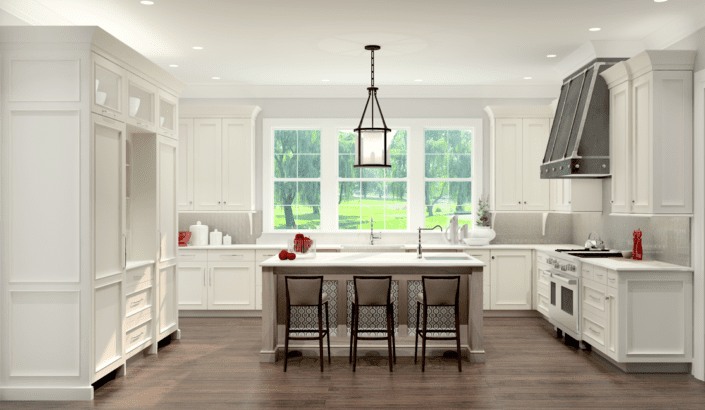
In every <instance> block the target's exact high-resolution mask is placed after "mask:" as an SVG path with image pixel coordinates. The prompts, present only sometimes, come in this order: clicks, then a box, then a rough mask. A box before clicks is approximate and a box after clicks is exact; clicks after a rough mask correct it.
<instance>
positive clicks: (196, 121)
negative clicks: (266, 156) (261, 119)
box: [179, 106, 261, 211]
mask: <svg viewBox="0 0 705 410" xmlns="http://www.w3.org/2000/svg"><path fill="white" fill-rule="evenodd" d="M179 110H180V117H179V127H180V128H181V129H183V130H184V131H188V130H192V134H190V136H188V137H184V138H187V139H190V140H193V142H192V146H193V149H189V151H188V152H183V153H182V155H181V157H180V159H181V163H182V164H183V165H184V166H185V167H186V168H181V169H179V187H182V190H185V194H180V197H179V198H180V199H179V210H181V211H191V210H193V211H253V210H254V207H255V205H254V201H255V195H254V192H255V191H254V189H255V182H254V178H255V170H254V165H255V161H254V149H255V146H254V138H255V136H254V133H255V119H256V117H257V115H258V114H259V112H260V111H261V108H260V107H257V106H182V107H180V108H179ZM189 188H190V189H191V191H192V192H193V194H191V193H190V192H191V191H189Z"/></svg>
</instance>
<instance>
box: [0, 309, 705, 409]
mask: <svg viewBox="0 0 705 410" xmlns="http://www.w3.org/2000/svg"><path fill="white" fill-rule="evenodd" d="M484 324H485V328H484V333H485V339H484V341H485V349H486V351H487V362H486V363H481V364H478V363H468V362H465V363H463V372H462V373H459V372H458V371H457V365H456V362H455V361H454V360H453V359H452V358H446V359H444V358H442V357H434V358H430V360H428V361H427V363H426V372H425V373H421V366H420V364H419V365H414V363H413V358H406V357H399V358H398V359H397V365H396V366H395V367H394V373H389V370H388V367H387V361H386V358H385V357H386V354H382V356H380V357H377V356H374V357H362V358H360V361H359V362H358V369H357V372H356V373H352V371H351V367H350V365H349V364H348V359H347V358H342V357H334V358H333V363H332V365H331V366H329V365H328V364H326V368H325V372H324V373H321V372H320V371H319V367H318V366H319V363H318V358H317V357H303V358H302V357H297V358H292V359H290V360H289V369H288V371H287V372H286V373H284V372H283V371H282V362H277V363H260V362H259V350H260V337H261V336H260V335H261V327H260V326H261V320H260V319H259V318H223V319H221V318H217V319H216V318H182V319H180V326H181V332H182V333H181V334H182V339H181V340H175V341H172V343H171V344H169V345H167V346H165V347H162V348H160V349H159V354H158V356H156V357H155V356H147V357H144V358H142V359H141V360H138V361H137V362H135V363H133V364H132V365H131V366H128V372H127V375H126V377H118V378H116V379H114V380H111V381H109V382H107V383H106V384H105V385H103V386H102V387H100V388H98V389H96V392H95V400H94V401H93V402H2V404H0V408H2V409H3V410H12V409H88V408H105V409H233V408H238V409H240V408H241V409H270V408H307V409H319V408H320V409H324V408H325V409H345V408H356V409H361V408H362V409H372V408H391V409H395V408H396V409H412V408H413V409H416V408H417V409H451V408H464V409H467V408H477V409H539V408H540V409H552V408H555V409H565V408H570V409H582V408H585V409H587V408H592V409H625V408H649V409H666V408H668V409H703V408H705V383H703V382H700V381H698V380H696V379H695V378H693V377H692V376H690V375H688V374H676V375H658V374H625V373H623V372H622V371H620V370H619V369H617V368H616V367H614V366H612V365H611V364H609V363H608V362H606V361H605V360H603V359H602V358H600V357H599V356H597V354H593V353H591V352H585V351H580V350H577V349H575V348H573V347H569V346H566V345H564V344H563V343H562V342H561V341H559V340H557V339H556V338H555V336H554V333H553V327H552V326H551V325H550V324H548V323H547V322H546V321H545V320H543V319H538V318H486V319H485V322H484ZM383 353H384V352H383Z"/></svg>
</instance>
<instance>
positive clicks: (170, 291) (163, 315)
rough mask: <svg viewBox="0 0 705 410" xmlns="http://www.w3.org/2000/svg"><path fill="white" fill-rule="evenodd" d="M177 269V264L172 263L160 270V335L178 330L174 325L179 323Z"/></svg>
mask: <svg viewBox="0 0 705 410" xmlns="http://www.w3.org/2000/svg"><path fill="white" fill-rule="evenodd" d="M176 269H177V267H176V265H172V266H169V267H166V268H164V269H161V270H160V271H159V322H158V323H159V332H158V335H159V336H162V335H164V334H165V333H170V332H172V331H173V330H176V329H174V325H176V324H178V316H179V307H178V299H177V298H178V296H177V292H178V290H177V288H178V279H177V277H176ZM177 327H178V326H177Z"/></svg>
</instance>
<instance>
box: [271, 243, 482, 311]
mask: <svg viewBox="0 0 705 410" xmlns="http://www.w3.org/2000/svg"><path fill="white" fill-rule="evenodd" d="M465 253H467V254H468V255H470V256H472V257H473V258H475V259H478V260H480V261H482V262H484V263H485V267H484V268H482V309H483V310H489V309H490V301H491V300H492V299H491V298H492V285H491V280H490V278H491V277H492V272H491V270H492V267H491V263H490V261H491V259H490V251H489V250H475V249H466V250H465ZM261 269H262V268H260V270H261Z"/></svg>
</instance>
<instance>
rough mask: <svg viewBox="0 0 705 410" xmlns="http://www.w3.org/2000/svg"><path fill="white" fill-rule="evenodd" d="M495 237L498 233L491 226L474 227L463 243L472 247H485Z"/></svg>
mask: <svg viewBox="0 0 705 410" xmlns="http://www.w3.org/2000/svg"><path fill="white" fill-rule="evenodd" d="M495 236H497V232H495V231H494V229H492V228H490V227H489V226H473V227H472V229H470V230H469V231H468V237H467V238H465V239H464V240H463V242H465V243H466V244H467V245H471V246H485V245H489V244H490V242H491V241H492V240H493V239H494V238H495Z"/></svg>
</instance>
